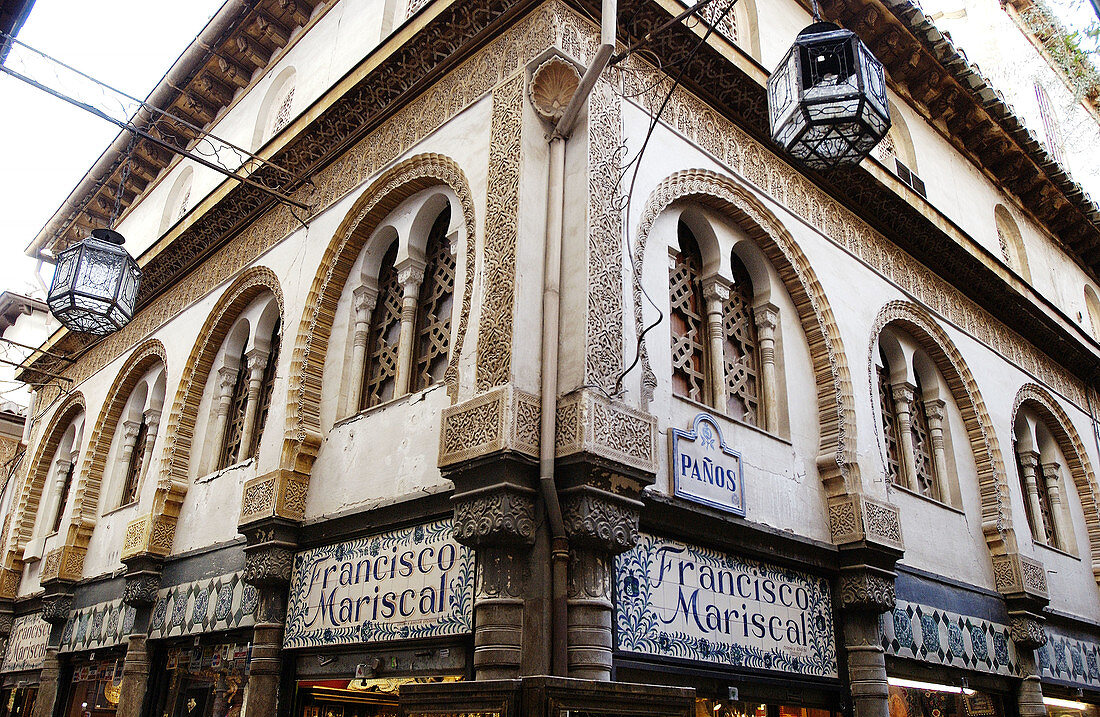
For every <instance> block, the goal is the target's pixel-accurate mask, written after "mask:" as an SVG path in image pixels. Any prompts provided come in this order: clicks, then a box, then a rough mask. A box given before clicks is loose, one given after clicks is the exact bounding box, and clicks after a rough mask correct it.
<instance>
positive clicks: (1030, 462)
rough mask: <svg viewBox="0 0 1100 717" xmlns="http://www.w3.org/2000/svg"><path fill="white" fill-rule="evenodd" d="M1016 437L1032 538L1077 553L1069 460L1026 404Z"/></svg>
mask: <svg viewBox="0 0 1100 717" xmlns="http://www.w3.org/2000/svg"><path fill="white" fill-rule="evenodd" d="M1012 437H1013V449H1014V453H1015V454H1016V472H1017V475H1018V476H1019V480H1020V491H1021V493H1022V494H1023V497H1024V512H1025V514H1026V515H1027V522H1028V525H1029V526H1030V527H1031V536H1032V538H1033V539H1034V541H1035V542H1036V543H1038V544H1041V545H1046V546H1048V547H1051V548H1057V549H1059V550H1064V551H1067V552H1076V546H1075V540H1074V537H1073V521H1072V519H1071V518H1070V514H1069V505H1068V492H1067V486H1066V484H1065V482H1064V481H1063V477H1062V473H1063V469H1064V467H1065V466H1066V459H1065V456H1063V454H1062V452H1061V450H1060V449H1059V447H1058V445H1057V443H1056V441H1055V440H1054V438H1053V437H1052V435H1051V431H1050V429H1049V427H1048V426H1047V425H1046V424H1045V423H1044V419H1043V418H1042V417H1041V416H1040V414H1039V413H1037V412H1036V411H1034V410H1033V409H1032V408H1031V407H1030V406H1026V405H1025V406H1023V407H1022V408H1021V409H1020V410H1019V411H1018V412H1017V414H1016V416H1015V420H1014V421H1013V436H1012Z"/></svg>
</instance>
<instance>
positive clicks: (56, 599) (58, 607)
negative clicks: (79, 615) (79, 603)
mask: <svg viewBox="0 0 1100 717" xmlns="http://www.w3.org/2000/svg"><path fill="white" fill-rule="evenodd" d="M72 610H73V596H72V593H53V594H51V595H43V596H42V619H43V620H45V621H46V622H48V623H50V624H51V625H61V624H64V622H65V621H66V620H68V619H69V613H70V612H72Z"/></svg>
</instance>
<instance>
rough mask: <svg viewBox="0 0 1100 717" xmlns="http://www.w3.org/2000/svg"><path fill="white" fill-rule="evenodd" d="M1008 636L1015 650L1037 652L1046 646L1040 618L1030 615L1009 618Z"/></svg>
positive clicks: (1045, 635) (1045, 636)
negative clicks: (1014, 645) (1014, 644)
mask: <svg viewBox="0 0 1100 717" xmlns="http://www.w3.org/2000/svg"><path fill="white" fill-rule="evenodd" d="M1009 634H1010V635H1011V636H1012V641H1013V642H1014V643H1016V649H1017V650H1038V649H1039V648H1040V647H1042V646H1043V645H1045V644H1047V633H1046V630H1044V629H1043V620H1042V618H1040V617H1038V616H1036V615H1032V614H1030V613H1020V614H1018V615H1012V616H1011V622H1010V624H1009Z"/></svg>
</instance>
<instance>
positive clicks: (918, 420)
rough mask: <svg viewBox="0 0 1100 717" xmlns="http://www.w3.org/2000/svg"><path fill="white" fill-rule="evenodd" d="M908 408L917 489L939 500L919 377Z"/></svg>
mask: <svg viewBox="0 0 1100 717" xmlns="http://www.w3.org/2000/svg"><path fill="white" fill-rule="evenodd" d="M916 381H917V387H916V391H915V394H916V395H914V396H913V401H912V404H913V405H912V406H910V408H909V415H910V422H909V425H910V429H911V432H912V434H913V454H914V455H913V468H914V472H915V473H916V478H917V491H918V492H919V493H920V494H921V495H923V496H927V497H928V498H932V499H934V500H939V491H938V489H937V483H936V464H935V461H934V459H933V457H932V436H931V432H930V431H929V429H928V414H927V413H926V412H925V410H924V399H923V396H924V392H923V390H922V389H921V385H920V379H916Z"/></svg>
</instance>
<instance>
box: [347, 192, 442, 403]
mask: <svg viewBox="0 0 1100 717" xmlns="http://www.w3.org/2000/svg"><path fill="white" fill-rule="evenodd" d="M457 202H458V200H457V198H456V197H455V196H454V194H453V192H451V190H450V189H449V188H447V187H446V186H435V187H429V188H428V189H425V190H422V191H420V192H417V193H416V194H414V195H412V196H410V197H408V198H406V199H405V200H404V201H402V202H400V203H398V204H397V206H396V207H394V208H393V209H392V210H391V211H390V212H389V213H388V214H386V215H385V216H382V217H380V218H379V219H377V220H374V222H373V226H372V227H371V229H370V230H369V234H367V237H366V239H365V240H364V241H363V244H362V248H361V249H360V250H359V253H358V256H357V257H356V259H355V261H354V262H353V263H352V266H351V269H350V271H349V276H348V279H347V281H346V283H345V284H344V288H343V290H342V292H341V298H340V302H339V305H338V308H337V312H336V316H337V318H336V321H338V322H343V321H346V322H347V324H346V325H347V333H346V334H345V336H347V339H346V341H347V343H346V344H345V351H344V352H343V354H342V356H341V352H340V350H339V348H336V347H333V348H332V349H330V355H331V356H332V357H333V359H337V358H339V360H340V363H342V364H343V365H342V366H340V367H339V369H338V375H340V376H341V380H340V381H339V382H333V384H339V386H338V387H336V386H334V392H333V394H330V398H331V401H332V404H333V406H334V408H335V416H334V417H335V418H341V417H343V416H347V415H350V414H354V413H356V412H358V411H363V410H366V409H369V408H373V407H375V406H378V405H380V404H383V403H387V402H389V401H392V400H394V399H398V398H401V397H402V396H404V395H406V394H408V393H410V392H416V391H423V390H425V389H427V388H428V387H430V386H432V385H434V384H436V383H438V382H440V381H443V379H444V374H445V373H446V371H447V367H448V366H449V365H450V358H451V355H450V353H451V334H452V328H453V321H452V316H453V313H454V309H455V301H454V297H455V283H456V280H457V279H456V272H457V267H458V265H457V257H456V256H455V251H456V247H457V245H458V240H459V236H460V233H461V231H462V228H463V225H462V223H461V222H456V207H457V206H458V204H457ZM458 218H461V215H460V214H459V215H458ZM361 231H363V232H364V233H366V232H367V231H368V230H367V229H366V228H363V229H362V230H361ZM327 360H328V359H326V361H327Z"/></svg>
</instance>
